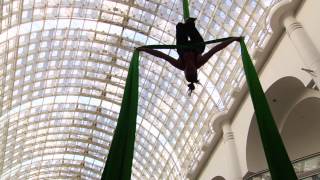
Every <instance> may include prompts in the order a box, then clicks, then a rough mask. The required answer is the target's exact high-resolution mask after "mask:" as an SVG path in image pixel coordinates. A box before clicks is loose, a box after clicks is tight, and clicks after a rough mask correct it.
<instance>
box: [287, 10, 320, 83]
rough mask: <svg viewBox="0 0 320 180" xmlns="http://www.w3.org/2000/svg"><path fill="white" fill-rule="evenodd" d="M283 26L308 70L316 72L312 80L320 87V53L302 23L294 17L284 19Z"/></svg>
mask: <svg viewBox="0 0 320 180" xmlns="http://www.w3.org/2000/svg"><path fill="white" fill-rule="evenodd" d="M283 25H284V27H285V29H286V32H287V34H288V36H289V37H290V39H291V41H292V44H293V45H294V46H295V47H296V49H297V52H298V53H299V54H300V56H301V59H302V60H303V62H304V63H305V65H306V66H307V67H306V68H307V69H310V70H312V71H314V73H313V74H314V76H312V78H313V79H314V81H315V82H316V84H317V86H318V87H320V53H319V51H318V50H317V48H316V46H315V45H314V44H313V42H312V41H311V39H310V37H309V36H308V34H307V33H306V31H305V30H304V28H303V26H302V25H301V23H299V22H298V21H297V20H296V18H294V17H293V16H292V15H288V16H286V17H285V18H284V19H283Z"/></svg>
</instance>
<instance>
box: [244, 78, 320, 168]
mask: <svg viewBox="0 0 320 180" xmlns="http://www.w3.org/2000/svg"><path fill="white" fill-rule="evenodd" d="M266 97H267V99H268V103H269V105H270V108H271V111H272V114H273V117H274V119H275V121H276V124H277V126H278V128H279V130H280V134H281V136H282V139H283V141H284V144H285V146H286V149H287V152H288V154H289V157H290V159H291V160H294V159H297V158H301V157H304V156H307V155H310V154H312V153H316V152H319V151H320V143H317V141H318V140H319V139H320V131H319V130H317V129H319V127H320V121H319V120H318V118H319V117H320V111H319V109H320V95H319V92H318V91H315V90H312V89H309V88H306V87H305V86H304V85H303V83H302V82H301V81H300V80H299V79H297V78H295V77H284V78H281V79H279V80H278V81H276V82H275V83H273V84H272V85H271V86H270V87H269V88H268V90H267V91H266ZM246 159H247V167H248V171H249V172H259V171H261V170H265V169H268V166H267V162H266V159H265V155H264V152H263V148H262V144H261V140H260V135H259V132H258V126H257V122H256V117H255V115H253V117H252V119H251V124H250V127H249V132H248V139H247V147H246Z"/></svg>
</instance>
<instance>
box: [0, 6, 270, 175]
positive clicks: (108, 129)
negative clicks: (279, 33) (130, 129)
mask: <svg viewBox="0 0 320 180" xmlns="http://www.w3.org/2000/svg"><path fill="white" fill-rule="evenodd" d="M274 3H275V1H274V0H267V1H266V0H216V1H212V0H199V1H196V0H191V1H190V14H191V16H193V17H197V21H196V25H197V27H198V29H199V31H200V32H201V34H202V35H203V37H204V39H205V40H211V39H215V38H223V37H228V36H240V35H241V36H245V37H246V39H245V40H246V43H247V46H248V48H249V49H250V50H251V52H253V51H254V49H255V48H257V47H263V45H264V43H265V41H266V40H267V39H268V36H270V33H271V32H270V29H269V26H268V25H267V24H265V18H266V14H267V13H268V10H269V8H270V6H272V5H273V4H274ZM1 9H2V11H1V22H0V23H1V25H0V27H1V29H0V32H1V34H0V60H1V63H0V65H1V66H0V69H1V71H0V82H1V86H0V95H1V96H0V115H1V117H0V142H1V143H0V178H1V179H6V178H15V179H33V178H40V179H42V178H62V179H63V178H66V179H75V178H79V179H100V177H101V174H102V170H103V168H104V164H105V161H106V157H107V155H108V149H109V146H110V143H111V140H112V136H113V132H114V129H115V127H116V124H117V117H118V113H119V110H120V105H121V99H122V95H123V91H124V85H125V79H126V76H127V70H128V67H129V63H130V62H129V61H130V59H131V55H132V52H133V49H134V47H138V46H141V45H146V44H174V43H175V25H176V24H177V23H178V22H180V21H182V1H181V0H136V1H133V0H123V1H120V0H48V1H46V0H24V1H22V0H3V1H2V2H1ZM210 47H211V46H208V47H207V49H208V48H210ZM239 50H240V49H239V45H237V44H236V43H233V44H231V45H230V46H228V48H226V49H225V50H223V51H222V52H220V53H218V54H217V55H215V56H214V57H212V59H211V60H210V61H209V62H208V63H207V64H206V65H205V66H204V67H202V68H201V70H200V72H199V80H200V82H201V85H198V86H197V87H196V90H195V93H194V94H193V95H192V96H191V97H188V96H187V89H188V88H187V84H186V81H185V80H184V77H183V73H182V72H180V71H177V70H175V69H174V68H173V67H171V66H170V64H167V63H165V62H164V61H163V60H161V59H158V58H154V57H152V56H150V55H147V54H142V58H141V59H140V78H139V81H140V82H139V83H140V88H139V95H140V97H139V107H138V118H137V122H138V123H137V127H136V128H137V134H136V143H135V152H134V160H133V171H132V179H186V178H187V177H186V175H187V173H188V172H190V171H191V170H192V169H194V168H195V167H196V166H197V165H198V162H199V159H200V158H201V155H202V154H203V150H202V146H203V145H204V144H206V143H208V142H209V141H210V139H212V137H213V136H214V135H215V132H213V131H212V130H211V128H210V127H209V124H210V122H211V121H212V119H211V118H212V115H214V114H215V113H217V112H219V111H225V110H228V107H230V105H231V104H232V102H233V99H232V98H231V95H230V93H231V91H232V90H233V89H234V88H238V87H242V85H243V83H244V73H243V71H242V65H241V62H240V61H239V57H240V52H239ZM163 51H164V52H166V53H168V54H170V55H171V56H173V57H177V53H176V52H175V51H174V50H163Z"/></svg>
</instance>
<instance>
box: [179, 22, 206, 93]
mask: <svg viewBox="0 0 320 180" xmlns="http://www.w3.org/2000/svg"><path fill="white" fill-rule="evenodd" d="M194 20H195V19H190V20H189V21H187V22H186V23H178V24H177V26H176V42H177V45H178V46H179V45H189V44H196V43H203V42H204V40H203V38H202V36H201V35H200V33H199V31H198V30H197V29H196V27H195V24H194ZM204 49H205V44H199V45H197V46H193V47H190V48H177V52H178V54H179V59H180V60H181V59H183V54H185V52H190V51H192V52H193V53H194V54H195V56H197V55H199V54H200V55H201V54H202V53H203V52H204ZM194 64H196V62H195V63H194ZM189 82H190V84H189V85H188V87H189V95H190V94H191V92H192V91H193V90H194V89H195V87H194V85H193V83H199V80H198V79H195V80H193V81H189Z"/></svg>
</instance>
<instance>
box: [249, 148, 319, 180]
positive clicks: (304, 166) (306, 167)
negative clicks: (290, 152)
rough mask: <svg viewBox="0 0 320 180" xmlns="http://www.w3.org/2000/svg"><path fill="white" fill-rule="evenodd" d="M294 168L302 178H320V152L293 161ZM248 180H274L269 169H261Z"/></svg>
mask: <svg viewBox="0 0 320 180" xmlns="http://www.w3.org/2000/svg"><path fill="white" fill-rule="evenodd" d="M292 165H293V168H294V170H295V172H296V174H297V176H298V178H299V179H301V180H320V152H318V153H315V154H312V155H309V156H306V157H303V158H299V159H296V160H294V161H292ZM246 180H272V179H271V175H270V172H269V170H264V171H260V172H258V173H256V174H253V175H251V176H249V177H248V178H246Z"/></svg>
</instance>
